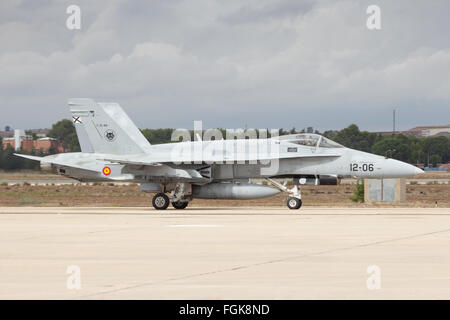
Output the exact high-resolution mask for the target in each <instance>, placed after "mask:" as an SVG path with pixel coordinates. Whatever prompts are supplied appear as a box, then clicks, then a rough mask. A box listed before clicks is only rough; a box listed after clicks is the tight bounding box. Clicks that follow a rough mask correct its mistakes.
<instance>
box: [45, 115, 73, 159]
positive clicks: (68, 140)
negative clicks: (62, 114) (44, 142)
mask: <svg viewBox="0 0 450 320" xmlns="http://www.w3.org/2000/svg"><path fill="white" fill-rule="evenodd" d="M47 136H48V137H51V138H55V139H57V140H58V141H61V142H62V143H63V145H64V148H65V149H66V151H70V152H77V151H80V144H79V142H78V137H77V134H76V131H75V126H74V125H73V123H72V121H70V120H68V119H64V120H61V121H58V122H57V123H55V124H53V126H52V129H51V130H50V131H49V132H48V134H47Z"/></svg>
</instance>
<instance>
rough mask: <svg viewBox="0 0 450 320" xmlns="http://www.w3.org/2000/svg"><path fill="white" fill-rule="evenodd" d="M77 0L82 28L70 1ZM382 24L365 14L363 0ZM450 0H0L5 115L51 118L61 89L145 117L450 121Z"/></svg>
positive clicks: (261, 123) (38, 123)
mask: <svg viewBox="0 0 450 320" xmlns="http://www.w3.org/2000/svg"><path fill="white" fill-rule="evenodd" d="M71 4H75V5H78V6H79V7H80V8H81V29H80V30H69V29H68V28H67V27H66V20H67V18H68V16H69V15H68V14H67V13H66V8H67V7H68V6H69V5H71ZM371 4H376V5H378V6H379V7H380V9H381V30H369V29H368V28H367V26H366V20H367V18H368V14H367V13H366V9H367V7H368V6H369V5H371ZM449 12H450V2H449V1H447V0H442V1H439V0H436V1H432V2H430V1H410V0H404V1H389V0H387V1H375V0H370V1H357V0H355V1H332V0H330V1H326V0H323V1H321V0H319V1H313V0H305V1H299V0H251V1H244V0H238V1H236V0H227V1H223V0H217V1H213V0H189V1H181V0H170V1H169V0H168V1H148V0H141V1H119V0H117V1H92V0H87V1H76V0H73V1H57V0H54V1H52V0H36V1H31V0H30V1H20V0H1V2H0V43H1V45H0V111H1V112H0V127H4V126H5V125H7V124H8V125H11V126H12V127H14V128H39V127H49V126H51V124H52V123H54V122H56V121H57V120H60V119H62V118H68V117H69V113H68V107H67V99H68V98H75V97H89V98H94V99H96V100H98V101H115V102H118V103H120V104H121V105H122V107H124V109H125V110H126V111H127V112H128V113H129V115H130V117H131V118H132V119H134V120H135V122H136V123H137V125H138V126H139V127H141V128H160V127H178V128H180V127H182V128H192V127H193V121H194V120H203V121H204V127H207V128H211V127H223V128H238V127H243V126H245V125H247V126H248V127H255V128H265V127H268V128H279V127H283V128H291V127H293V126H295V127H296V128H304V127H306V126H313V127H315V128H317V129H319V130H324V129H330V128H333V129H341V128H343V127H346V126H348V125H349V124H351V123H356V124H358V125H359V126H360V128H362V129H366V130H389V129H391V127H392V110H393V108H395V109H397V111H398V116H399V119H398V120H399V122H398V127H399V128H400V129H408V128H411V127H414V126H416V125H433V124H448V123H450V37H449V35H448V32H449V30H450V19H449V18H448V13H449Z"/></svg>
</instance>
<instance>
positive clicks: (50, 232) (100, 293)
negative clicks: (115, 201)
mask: <svg viewBox="0 0 450 320" xmlns="http://www.w3.org/2000/svg"><path fill="white" fill-rule="evenodd" d="M449 248H450V209H448V208H324V207H304V208H302V209H300V210H299V211H292V210H288V209H287V208H285V207H273V208H271V207H266V208H242V207H240V208H223V207H222V208H188V209H186V210H166V211H163V212H161V211H156V210H153V209H150V208H80V207H77V208H67V207H56V208H39V207H33V208H25V207H0V299H400V298H404V299H450V250H449ZM68 268H69V269H68ZM74 268H75V269H74ZM78 268H79V269H78ZM73 270H79V271H80V274H79V277H78V274H77V272H74V271H73ZM67 271H69V273H67ZM368 271H369V272H368ZM74 279H79V280H80V281H79V284H80V286H81V287H80V288H79V289H76V288H73V287H74V286H73V284H74V283H78V282H77V280H75V281H74ZM68 282H69V287H70V288H72V289H70V288H68V286H67V284H68ZM75 287H76V286H75Z"/></svg>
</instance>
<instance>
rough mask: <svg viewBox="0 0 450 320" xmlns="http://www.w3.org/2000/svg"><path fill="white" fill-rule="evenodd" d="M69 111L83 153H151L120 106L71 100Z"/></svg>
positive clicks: (145, 140)
mask: <svg viewBox="0 0 450 320" xmlns="http://www.w3.org/2000/svg"><path fill="white" fill-rule="evenodd" d="M69 107H70V111H71V113H72V121H73V123H74V125H75V129H76V131H77V135H78V140H79V142H80V146H81V151H82V152H96V153H108V154H122V155H123V154H142V153H150V149H151V145H150V143H149V142H148V140H147V139H146V138H145V137H144V136H143V135H142V133H141V131H140V130H139V129H138V128H137V127H136V125H135V124H134V123H133V122H132V121H131V119H130V118H129V117H128V116H127V114H126V113H125V112H124V111H123V109H122V108H121V107H120V106H119V104H117V103H103V102H99V103H97V102H95V101H94V100H92V99H70V100H69Z"/></svg>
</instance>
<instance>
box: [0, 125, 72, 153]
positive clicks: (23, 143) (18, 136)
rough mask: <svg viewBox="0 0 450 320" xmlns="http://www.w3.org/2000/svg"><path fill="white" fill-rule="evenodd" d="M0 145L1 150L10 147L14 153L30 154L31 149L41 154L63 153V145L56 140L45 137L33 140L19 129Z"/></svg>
mask: <svg viewBox="0 0 450 320" xmlns="http://www.w3.org/2000/svg"><path fill="white" fill-rule="evenodd" d="M2 144H3V149H5V148H6V147H7V146H8V145H10V146H11V147H13V148H14V150H16V151H19V150H22V151H25V152H31V151H32V150H33V149H34V150H36V151H40V152H43V153H48V152H49V150H50V149H53V150H54V151H55V152H57V153H60V152H64V151H65V150H64V146H63V144H62V143H61V142H59V141H58V140H56V139H53V138H48V137H45V138H40V139H37V140H33V138H32V137H31V136H28V135H26V134H25V131H24V130H19V129H16V130H14V136H13V137H6V138H3V142H2Z"/></svg>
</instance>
